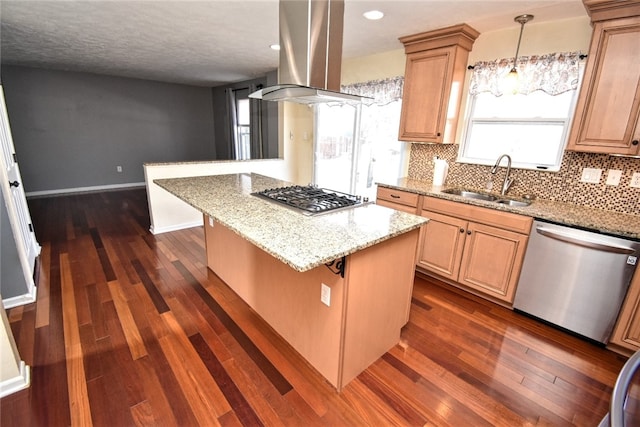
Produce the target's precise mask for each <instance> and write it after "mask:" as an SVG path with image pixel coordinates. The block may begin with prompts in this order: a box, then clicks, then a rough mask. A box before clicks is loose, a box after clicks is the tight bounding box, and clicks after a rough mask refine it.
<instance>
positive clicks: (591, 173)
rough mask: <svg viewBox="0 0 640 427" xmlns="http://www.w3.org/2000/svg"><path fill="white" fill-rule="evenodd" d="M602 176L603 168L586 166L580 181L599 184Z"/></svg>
mask: <svg viewBox="0 0 640 427" xmlns="http://www.w3.org/2000/svg"><path fill="white" fill-rule="evenodd" d="M601 176H602V169H594V168H584V169H582V177H581V178H580V182H589V183H591V184H598V183H599V182H600V177H601Z"/></svg>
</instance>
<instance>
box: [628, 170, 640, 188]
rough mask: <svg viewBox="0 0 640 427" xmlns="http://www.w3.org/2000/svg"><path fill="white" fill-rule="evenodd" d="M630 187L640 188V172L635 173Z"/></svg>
mask: <svg viewBox="0 0 640 427" xmlns="http://www.w3.org/2000/svg"><path fill="white" fill-rule="evenodd" d="M629 187H633V188H640V172H634V173H633V175H632V176H631V182H630V183H629Z"/></svg>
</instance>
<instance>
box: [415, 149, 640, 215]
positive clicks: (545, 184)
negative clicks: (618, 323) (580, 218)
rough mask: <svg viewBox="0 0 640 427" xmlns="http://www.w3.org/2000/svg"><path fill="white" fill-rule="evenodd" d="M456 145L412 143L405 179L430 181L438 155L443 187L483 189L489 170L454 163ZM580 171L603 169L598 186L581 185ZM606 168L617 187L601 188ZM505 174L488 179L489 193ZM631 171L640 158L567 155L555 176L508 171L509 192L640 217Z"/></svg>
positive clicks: (639, 167)
mask: <svg viewBox="0 0 640 427" xmlns="http://www.w3.org/2000/svg"><path fill="white" fill-rule="evenodd" d="M458 147H459V145H457V144H449V145H443V144H411V153H410V157H409V172H408V177H409V178H413V179H418V180H424V181H431V180H432V179H433V158H434V156H438V157H439V158H441V159H445V160H446V161H447V162H448V163H449V174H448V176H447V180H446V182H445V183H446V185H450V186H461V187H469V188H474V189H484V188H485V185H486V183H487V181H488V180H489V178H490V177H491V173H490V169H491V167H490V166H483V165H472V164H467V163H457V162H456V158H457V155H458ZM504 164H506V161H503V165H504ZM583 168H598V169H602V177H601V179H600V183H598V184H591V183H584V182H580V177H581V176H582V169H583ZM610 169H617V170H621V171H622V178H621V179H620V184H619V185H617V186H611V185H606V184H605V181H606V179H607V172H608V171H609V170H610ZM505 170H506V168H505V167H501V168H500V170H499V171H498V173H496V175H494V176H493V191H496V190H498V191H499V188H500V186H501V185H502V180H503V179H504V174H505ZM634 172H640V159H634V158H629V157H616V156H609V155H606V154H592V153H576V152H573V151H566V152H565V154H564V158H563V159H562V165H561V167H560V171H559V172H543V171H534V170H525V169H512V170H511V176H512V177H513V178H515V182H514V183H513V185H512V186H511V188H510V189H509V193H508V194H511V195H514V196H519V195H523V194H533V195H535V196H536V197H539V198H541V199H547V200H553V201H559V202H567V203H573V204H576V205H582V206H588V207H592V208H599V209H605V210H609V211H614V212H620V213H629V214H635V215H640V188H633V187H629V183H630V182H631V176H632V175H633V173H634Z"/></svg>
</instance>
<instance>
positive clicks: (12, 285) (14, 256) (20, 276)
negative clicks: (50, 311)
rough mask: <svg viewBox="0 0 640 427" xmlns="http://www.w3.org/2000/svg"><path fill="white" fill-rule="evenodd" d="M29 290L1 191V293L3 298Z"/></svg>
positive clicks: (23, 293)
mask: <svg viewBox="0 0 640 427" xmlns="http://www.w3.org/2000/svg"><path fill="white" fill-rule="evenodd" d="M28 292H29V287H28V285H27V281H26V279H25V277H24V273H23V272H22V267H21V266H20V258H19V257H18V248H17V246H16V240H15V239H14V237H13V230H12V229H11V223H10V222H9V214H8V212H7V205H6V204H5V201H4V196H3V195H2V192H1V191H0V294H2V299H7V298H12V297H17V296H20V295H25V294H27V293H28Z"/></svg>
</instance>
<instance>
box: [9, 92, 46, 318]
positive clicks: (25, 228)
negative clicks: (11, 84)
mask: <svg viewBox="0 0 640 427" xmlns="http://www.w3.org/2000/svg"><path fill="white" fill-rule="evenodd" d="M0 144H1V151H0V153H1V154H2V155H1V156H0V161H1V162H2V165H1V166H2V168H1V169H2V171H1V172H0V174H1V176H0V180H1V182H0V187H1V188H2V192H3V195H4V199H5V203H6V205H7V211H8V214H9V221H10V222H11V228H12V231H13V234H14V236H15V239H16V246H17V248H18V254H19V256H20V262H21V264H22V269H23V272H24V275H25V279H26V281H27V283H28V285H29V286H30V289H29V293H30V295H31V297H33V298H35V283H34V280H33V269H34V267H35V262H36V258H37V257H38V255H39V254H40V245H39V244H38V241H37V240H36V235H35V232H34V230H33V225H32V223H31V215H30V214H29V207H28V206H27V198H26V196H25V193H24V187H23V186H22V178H21V176H20V169H19V168H18V163H17V161H16V157H15V149H14V146H13V138H12V137H11V128H10V127H9V116H8V114H7V107H6V105H5V101H4V90H3V88H2V85H0ZM27 299H30V298H27ZM24 302H28V301H26V300H25V301H24ZM6 305H7V304H5V308H7V307H6ZM16 305H17V304H16Z"/></svg>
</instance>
